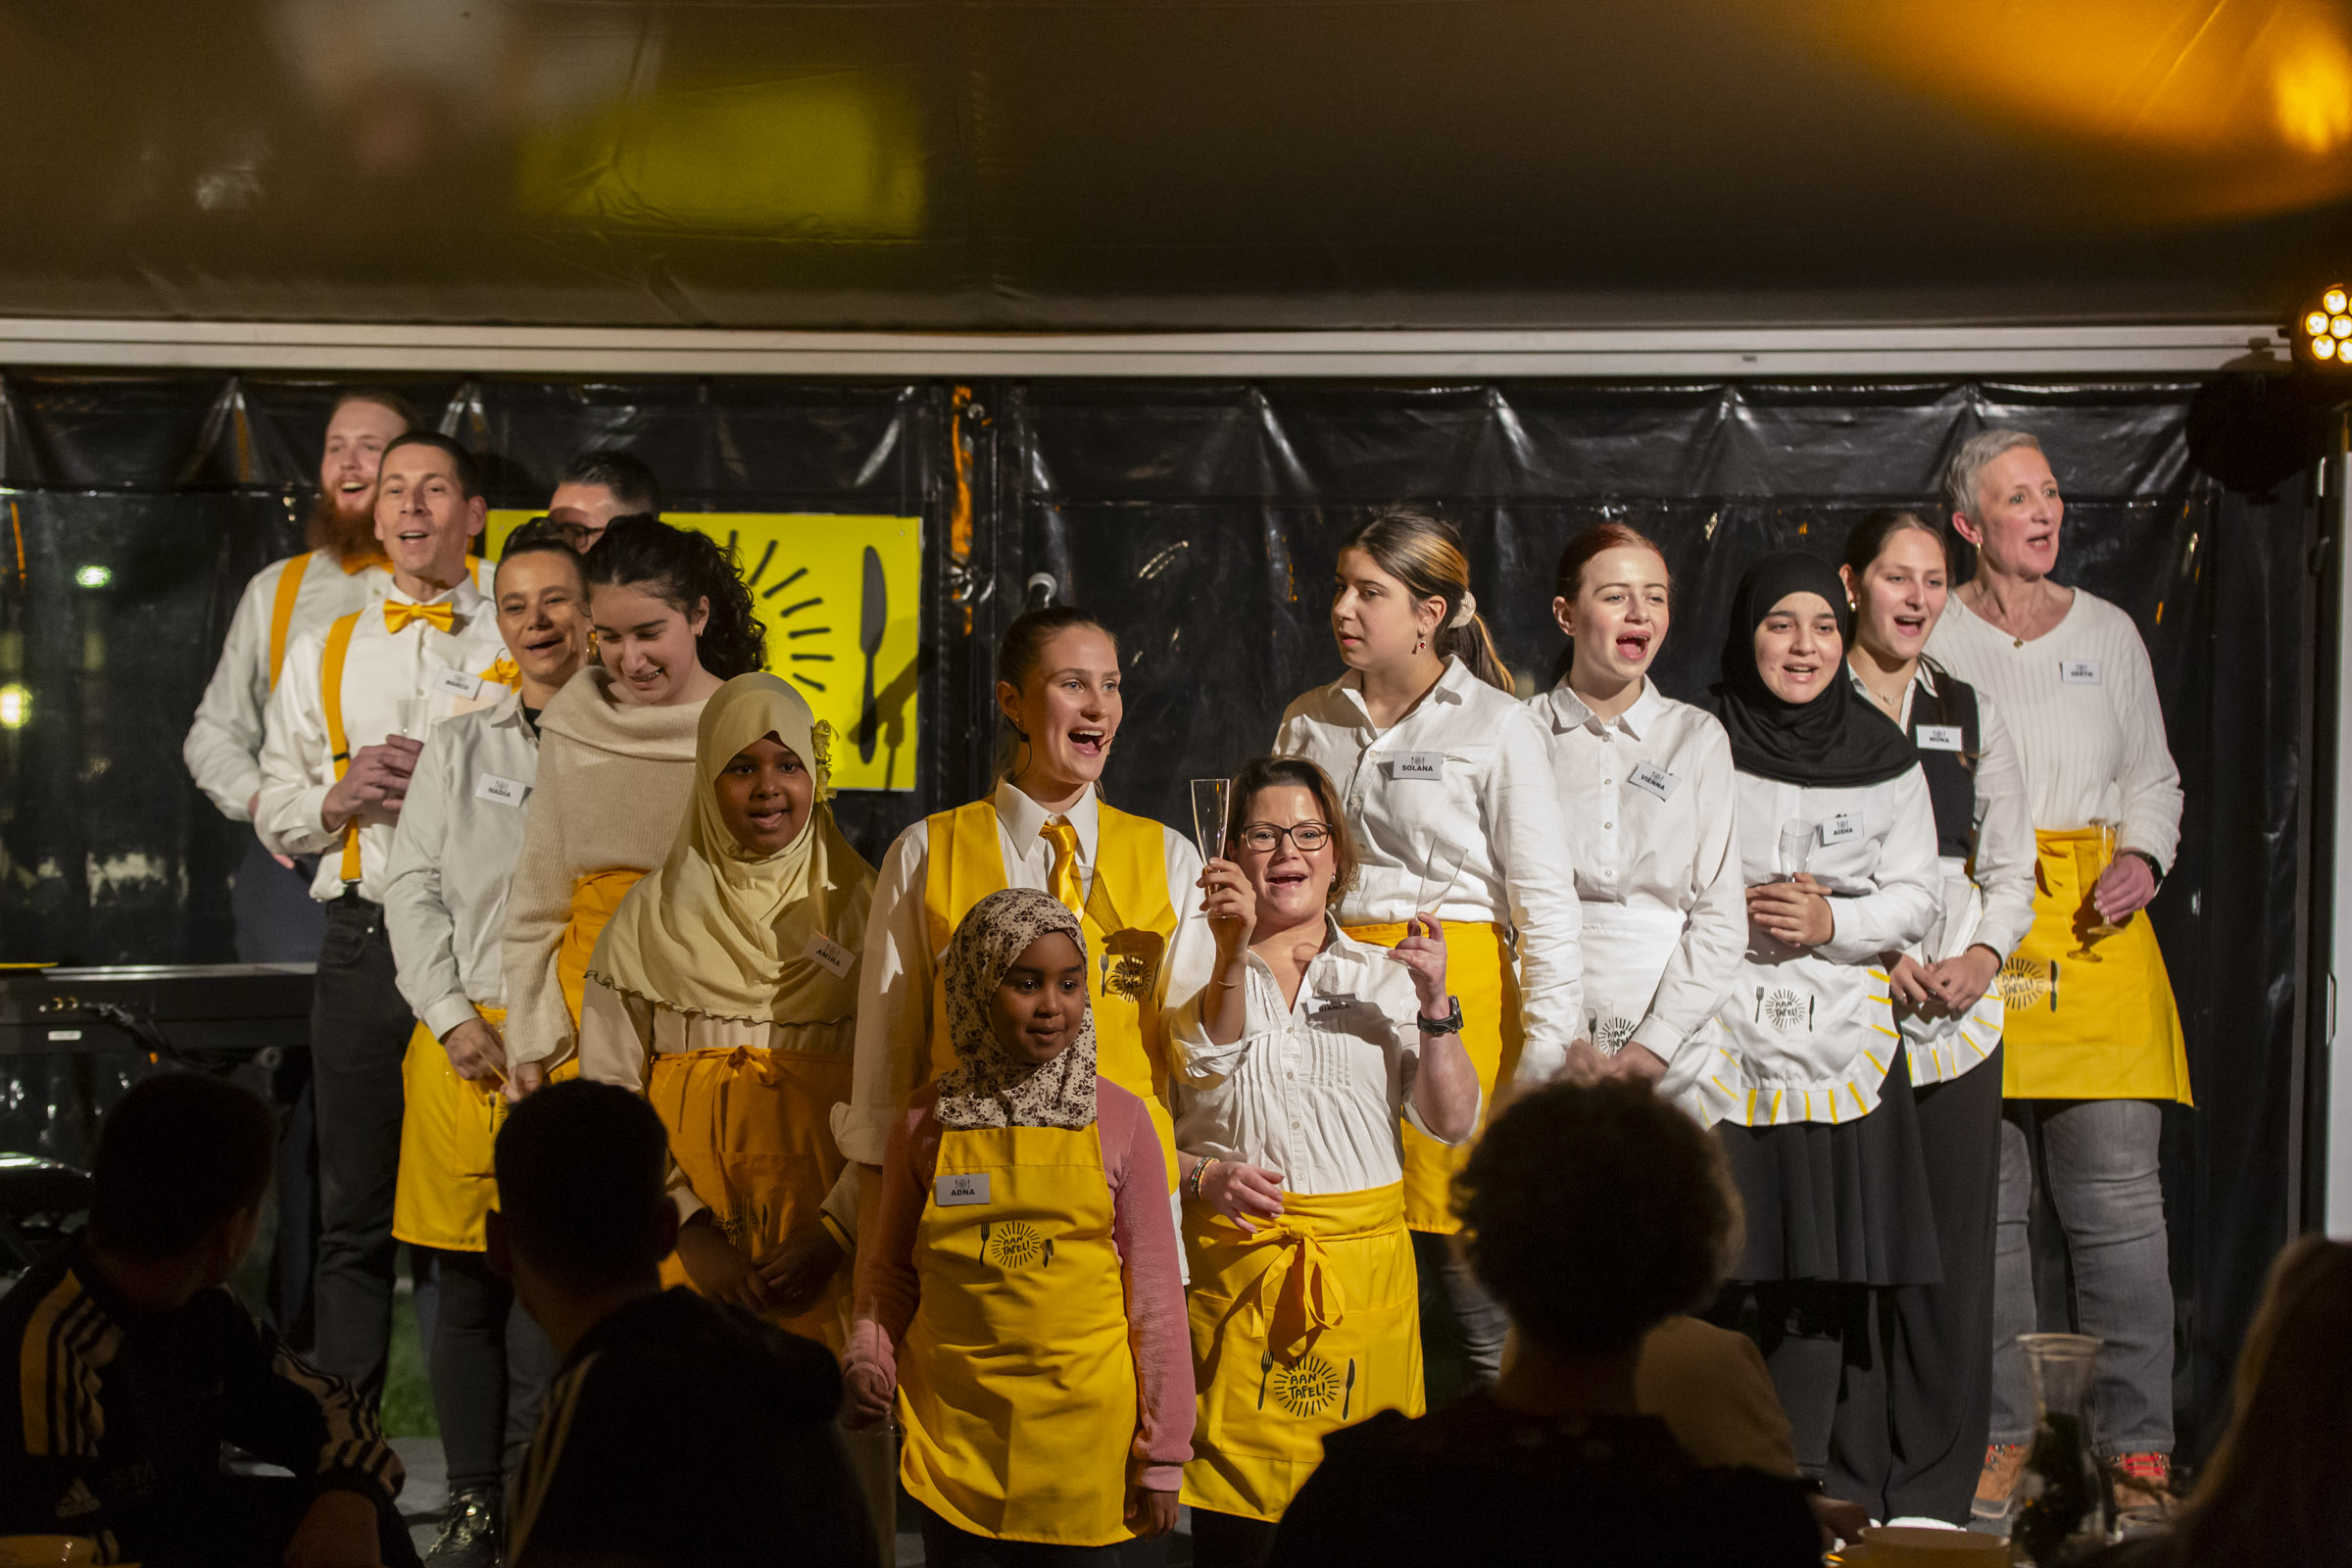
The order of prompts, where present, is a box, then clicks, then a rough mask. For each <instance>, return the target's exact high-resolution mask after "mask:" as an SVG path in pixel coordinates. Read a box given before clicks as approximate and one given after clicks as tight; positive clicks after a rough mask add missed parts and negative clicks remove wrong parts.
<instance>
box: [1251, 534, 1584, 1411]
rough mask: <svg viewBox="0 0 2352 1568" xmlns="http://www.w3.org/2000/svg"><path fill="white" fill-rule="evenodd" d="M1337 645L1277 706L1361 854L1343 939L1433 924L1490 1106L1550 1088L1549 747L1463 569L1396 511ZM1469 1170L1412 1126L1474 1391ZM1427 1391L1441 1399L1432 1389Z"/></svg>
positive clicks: (1491, 1330) (1567, 1037) (1561, 888)
mask: <svg viewBox="0 0 2352 1568" xmlns="http://www.w3.org/2000/svg"><path fill="white" fill-rule="evenodd" d="M1331 629H1332V635H1333V637H1334V639H1335V640H1336V641H1337V642H1338V644H1339V653H1340V659H1341V661H1342V662H1344V663H1345V664H1346V665H1347V666H1348V670H1347V673H1345V674H1344V675H1342V676H1341V677H1340V678H1339V679H1338V680H1336V681H1333V682H1332V683H1331V684H1330V685H1328V686H1320V687H1317V688H1316V689H1315V690H1313V691H1311V692H1308V693H1307V694H1306V695H1304V696H1303V697H1300V698H1299V700H1298V701H1297V702H1295V703H1293V704H1292V705H1291V708H1290V711H1288V712H1287V713H1285V714H1284V715H1283V720H1282V728H1281V731H1280V733H1279V734H1278V735H1277V736H1276V738H1275V742H1274V751H1275V752H1276V753H1277V754H1279V755H1283V756H1291V757H1303V758H1305V759H1307V760H1309V761H1312V762H1314V763H1315V764H1317V765H1318V766H1320V767H1321V768H1322V769H1323V770H1324V771H1325V772H1326V773H1328V774H1329V775H1330V776H1331V777H1332V778H1333V779H1334V780H1335V781H1337V782H1338V784H1339V786H1340V798H1341V803H1342V808H1343V809H1344V810H1345V811H1346V813H1347V817H1348V828H1349V829H1350V831H1351V832H1352V833H1353V835H1354V837H1355V841H1356V844H1357V846H1358V850H1359V853H1360V865H1359V870H1358V872H1357V875H1356V878H1355V883H1354V886H1353V887H1352V888H1350V889H1349V890H1348V895H1347V897H1346V898H1345V900H1343V901H1342V903H1341V905H1340V908H1339V915H1340V921H1341V924H1342V925H1343V927H1344V928H1345V929H1346V930H1347V932H1348V935H1349V936H1351V937H1354V938H1356V939H1357V940H1359V941H1367V942H1372V943H1376V944H1379V945H1380V946H1383V947H1395V946H1396V945H1397V942H1398V941H1399V940H1401V939H1402V938H1403V936H1404V935H1405V923H1406V921H1407V920H1409V919H1410V918H1411V917H1412V916H1414V915H1416V914H1421V915H1431V916H1434V917H1435V918H1437V919H1438V920H1440V921H1441V922H1443V925H1444V929H1445V941H1446V950H1447V952H1448V954H1449V955H1450V956H1451V958H1450V973H1451V976H1452V979H1453V983H1454V987H1455V990H1456V991H1457V992H1458V993H1459V997H1458V1004H1459V1017H1460V1023H1459V1024H1458V1028H1459V1029H1460V1032H1461V1036H1462V1042H1463V1044H1464V1045H1466V1046H1467V1047H1468V1048H1469V1051H1470V1058H1471V1060H1472V1062H1473V1063H1474V1064H1476V1066H1477V1068H1478V1076H1479V1086H1480V1089H1481V1091H1482V1093H1483V1094H1484V1096H1485V1102H1484V1103H1485V1104H1486V1105H1488V1106H1490V1107H1491V1105H1492V1103H1493V1101H1494V1097H1495V1090H1496V1087H1497V1085H1511V1084H1514V1083H1517V1084H1529V1083H1541V1082H1543V1081H1544V1080H1545V1079H1548V1078H1549V1077H1550V1076H1551V1075H1552V1074H1553V1073H1554V1072H1556V1071H1557V1070H1558V1069H1559V1068H1560V1066H1561V1064H1562V1063H1563V1062H1564V1061H1565V1059H1566V1057H1567V1052H1568V1047H1569V1046H1570V1045H1571V1044H1572V1043H1573V1042H1574V1041H1575V1040H1576V1039H1577V1038H1578V1035H1579V1033H1580V1028H1579V1026H1580V1025H1581V1023H1582V1021H1583V1019H1584V1015H1585V1013H1584V1002H1583V985H1584V977H1583V959H1582V956H1581V952H1580V942H1579V927H1580V921H1579V915H1578V906H1577V898H1576V887H1575V877H1574V874H1573V870H1572V868H1571V865H1570V861H1569V853H1568V839H1567V834H1566V831H1565V830H1564V828H1563V827H1562V824H1561V820H1560V808H1559V799H1558V794H1557V792H1556V790H1555V789H1554V787H1553V783H1552V774H1551V760H1550V754H1549V749H1548V744H1547V741H1546V737H1545V736H1544V731H1543V729H1542V728H1541V727H1540V726H1539V725H1538V724H1537V722H1536V720H1535V718H1534V717H1533V716H1532V715H1531V714H1530V713H1529V711H1528V710H1527V709H1525V708H1524V707H1522V706H1521V705H1520V704H1519V703H1517V702H1514V701H1513V700H1512V685H1511V677H1510V675H1509V673H1508V672H1507V671H1506V670H1505V669H1504V668H1503V667H1502V662H1501V660H1500V659H1499V658H1498V657H1497V656H1496V654H1495V640H1494V638H1493V637H1492V636H1491V635H1490V634H1489V633H1488V630H1487V624H1486V622H1485V620H1483V619H1482V618H1481V617H1480V615H1479V613H1478V599H1477V596H1476V595H1474V594H1473V593H1472V592H1471V589H1470V564H1469V561H1468V560H1467V559H1466V558H1465V557H1464V556H1463V554H1462V547H1461V542H1460V540H1459V538H1458V537H1457V536H1456V535H1455V533H1454V531H1453V529H1452V528H1451V527H1449V526H1447V525H1446V523H1444V522H1441V521H1439V520H1438V519H1437V518H1435V517H1432V516H1430V515H1426V514H1424V513H1420V512H1414V511H1409V510H1406V509H1403V508H1393V509H1390V510H1387V511H1384V512H1382V513H1380V514H1378V515H1375V516H1374V517H1373V518H1372V519H1371V521H1369V522H1367V523H1365V524H1364V525H1363V526H1362V527H1361V528H1358V529H1357V530H1356V531H1355V532H1354V533H1353V534H1351V535H1350V536H1349V537H1348V541H1347V542H1346V543H1345V544H1343V545H1342V546H1341V547H1340V556H1339V562H1338V576H1337V581H1336V583H1335V586H1334V593H1333V599H1332V607H1331ZM1438 1021H1439V1022H1448V1021H1447V1020H1438ZM1449 1026H1450V1025H1449ZM1467 1155H1468V1148H1467V1146H1465V1147H1463V1148H1461V1149H1450V1148H1447V1147H1446V1146H1445V1145H1443V1144H1441V1143H1439V1142H1437V1141H1436V1140H1435V1139H1432V1138H1430V1137H1428V1136H1426V1135H1425V1134H1423V1133H1422V1132H1421V1131H1420V1130H1419V1129H1417V1128H1415V1127H1412V1126H1410V1125H1407V1126H1406V1127H1405V1129H1404V1182H1403V1186H1402V1191H1401V1194H1400V1197H1401V1201H1402V1202H1403V1204H1404V1210H1405V1223H1406V1224H1407V1225H1408V1226H1409V1227H1410V1228H1411V1229H1412V1230H1413V1231H1414V1232H1415V1238H1414V1249H1415V1256H1416V1259H1417V1261H1418V1264H1419V1266H1420V1268H1421V1270H1422V1272H1423V1273H1424V1274H1425V1275H1426V1274H1427V1273H1428V1272H1429V1271H1431V1270H1432V1269H1439V1270H1442V1271H1443V1272H1444V1274H1445V1277H1446V1293H1445V1294H1446V1299H1447V1300H1448V1301H1449V1302H1450V1303H1451V1305H1452V1308H1453V1312H1452V1315H1453V1316H1454V1317H1455V1319H1456V1321H1457V1324H1458V1327H1459V1332H1460V1337H1461V1340H1462V1342H1463V1346H1464V1353H1465V1354H1466V1356H1467V1359H1468V1363H1469V1365H1468V1368H1467V1372H1468V1375H1469V1378H1470V1380H1471V1381H1472V1382H1474V1383H1483V1382H1486V1381H1489V1380H1491V1379H1492V1378H1493V1377H1494V1375H1495V1371H1496V1370H1497V1368H1498V1367H1499V1366H1500V1364H1501V1354H1502V1334H1503V1318H1502V1313H1501V1311H1500V1309H1499V1308H1497V1307H1495V1304H1494V1303H1493V1302H1492V1301H1490V1300H1488V1299H1487V1298H1486V1296H1485V1293H1484V1292H1482V1291H1480V1290H1479V1288H1478V1285H1477V1283H1476V1281H1475V1280H1474V1279H1473V1278H1472V1277H1471V1276H1470V1274H1469V1271H1468V1270H1467V1269H1465V1268H1462V1267H1460V1266H1459V1265H1458V1264H1457V1263H1455V1262H1454V1261H1453V1257H1452V1252H1451V1250H1450V1248H1448V1247H1447V1245H1446V1236H1447V1235H1448V1234H1450V1233H1451V1232H1453V1231H1455V1230H1457V1229H1459V1228H1460V1226H1459V1222H1458V1221H1457V1220H1455V1219H1454V1217H1453V1214H1452V1211H1451V1207H1450V1204H1449V1202H1448V1196H1449V1188H1450V1184H1451V1181H1452V1177H1453V1173H1454V1171H1455V1170H1456V1169H1457V1168H1459V1166H1460V1165H1461V1164H1462V1163H1463V1161H1464V1159H1466V1157H1467ZM1435 1315H1436V1316H1439V1317H1443V1316H1445V1315H1446V1314H1445V1313H1443V1312H1441V1313H1438V1314H1435ZM1441 1335H1443V1331H1441ZM1434 1338H1436V1337H1433V1339H1434ZM1433 1384H1434V1386H1436V1387H1438V1388H1439V1389H1440V1390H1441V1391H1443V1390H1445V1387H1446V1380H1445V1378H1444V1376H1443V1374H1441V1375H1440V1376H1439V1377H1438V1378H1436V1379H1433Z"/></svg>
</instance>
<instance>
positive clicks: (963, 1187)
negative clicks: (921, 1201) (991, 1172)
mask: <svg viewBox="0 0 2352 1568" xmlns="http://www.w3.org/2000/svg"><path fill="white" fill-rule="evenodd" d="M931 1201H933V1202H935V1203H937V1204H938V1205H939V1206H940V1207H942V1208H954V1207H955V1206H956V1204H957V1203H985V1202H987V1201H988V1172H986V1171H978V1172H975V1173H974V1174H972V1175H969V1176H942V1177H940V1179H939V1181H938V1182H937V1184H936V1185H935V1186H934V1187H933V1189H932V1195H931Z"/></svg>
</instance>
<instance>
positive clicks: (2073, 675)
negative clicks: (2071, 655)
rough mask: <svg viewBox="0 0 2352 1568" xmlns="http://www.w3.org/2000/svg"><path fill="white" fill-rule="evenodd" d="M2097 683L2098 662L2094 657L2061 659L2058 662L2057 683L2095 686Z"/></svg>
mask: <svg viewBox="0 0 2352 1568" xmlns="http://www.w3.org/2000/svg"><path fill="white" fill-rule="evenodd" d="M2098 683H2099V662H2098V661H2097V660H2095V659H2062V660H2060V661H2059V662H2058V684H2059V685H2061V686H2096V685H2097V684H2098Z"/></svg>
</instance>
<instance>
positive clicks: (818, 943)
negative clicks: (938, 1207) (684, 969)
mask: <svg viewBox="0 0 2352 1568" xmlns="http://www.w3.org/2000/svg"><path fill="white" fill-rule="evenodd" d="M801 956H803V957H805V958H807V959H808V960H809V962H810V963H813V964H815V965H816V966H817V967H818V968H820V969H822V970H824V971H825V972H826V973H827V974H829V975H831V976H832V977H833V978H834V979H836V980H839V979H840V978H841V977H842V976H844V975H846V974H848V973H849V972H850V965H851V964H853V963H855V962H857V961H858V960H857V956H856V955H854V954H852V953H851V952H850V950H849V949H847V948H845V947H843V946H842V945H841V944H840V943H838V942H836V941H834V940H833V939H832V938H831V937H828V936H826V935H825V934H824V933H822V932H821V931H820V932H819V933H817V934H816V935H815V936H812V937H810V938H809V946H808V947H806V948H804V949H802V950H801ZM987 1179H988V1178H987V1177H985V1176H984V1177H982V1178H981V1180H982V1181H986V1180H987ZM940 1201H942V1202H945V1201H947V1200H945V1199H942V1200H940Z"/></svg>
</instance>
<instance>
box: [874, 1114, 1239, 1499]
mask: <svg viewBox="0 0 2352 1568" xmlns="http://www.w3.org/2000/svg"><path fill="white" fill-rule="evenodd" d="M938 1097H939V1091H938V1087H937V1086H936V1085H933V1084H925V1085H924V1086H923V1087H922V1088H920V1089H918V1090H916V1091H915V1092H914V1094H913V1096H912V1097H911V1098H910V1099H909V1100H908V1101H907V1105H906V1107H905V1108H904V1109H903V1110H902V1111H900V1113H899V1115H898V1117H897V1119H896V1120H895V1121H894V1122H893V1123H892V1124H891V1129H890V1143H889V1146H888V1148H887V1149H886V1150H885V1152H884V1153H883V1157H882V1190H881V1193H880V1195H879V1198H878V1200H877V1201H876V1202H875V1203H874V1204H873V1206H872V1207H871V1208H869V1210H868V1216H869V1217H868V1219H867V1221H866V1223H867V1224H868V1225H870V1226H871V1227H872V1228H871V1230H870V1231H869V1232H866V1233H865V1234H862V1235H860V1236H859V1238H858V1299H857V1316H856V1321H855V1322H854V1323H853V1324H852V1326H851V1329H850V1343H849V1347H848V1349H847V1350H846V1352H845V1353H844V1355H843V1357H842V1368H843V1372H844V1374H845V1376H847V1377H848V1378H849V1379H850V1380H851V1381H852V1382H854V1383H868V1382H871V1383H878V1385H879V1386H880V1387H881V1388H885V1389H895V1388H896V1387H897V1386H898V1348H899V1346H900V1345H901V1344H902V1343H904V1341H905V1339H906V1336H907V1325H908V1324H910V1323H912V1322H913V1321H914V1309H915V1304H916V1300H917V1299H918V1297H919V1295H920V1289H919V1287H918V1285H917V1283H916V1278H915V1270H914V1242H915V1232H916V1227H917V1226H918V1225H919V1224H920V1223H921V1221H922V1217H923V1205H924V1203H925V1202H926V1201H928V1200H929V1198H930V1194H931V1183H932V1179H933V1177H934V1175H935V1174H936V1173H937V1170H938V1167H939V1135H940V1126H939V1118H938V1116H937V1115H936V1114H935V1113H934V1112H933V1108H932V1107H933V1104H934V1103H935V1102H936V1101H937V1099H938ZM1095 1120H1096V1126H1097V1127H1098V1128H1099V1129H1100V1131H1101V1134H1102V1139H1103V1174H1104V1175H1105V1176H1106V1177H1108V1178H1109V1182H1110V1200H1111V1218H1110V1236H1111V1241H1112V1242H1113V1243H1114V1244H1115V1245H1116V1246H1117V1248H1118V1250H1119V1265H1120V1270H1121V1273H1122V1274H1123V1275H1124V1277H1125V1278H1124V1284H1125V1286H1126V1294H1127V1341H1128V1344H1129V1346H1130V1347H1131V1348H1132V1349H1133V1350H1134V1353H1135V1381H1136V1431H1135V1444H1134V1447H1133V1450H1132V1451H1133V1452H1134V1454H1135V1456H1136V1457H1137V1458H1140V1459H1142V1460H1143V1461H1144V1467H1143V1472H1142V1474H1141V1476H1140V1477H1139V1478H1138V1479H1139V1481H1140V1483H1141V1485H1142V1486H1143V1487H1144V1488H1145V1489H1146V1490H1148V1491H1152V1492H1174V1491H1176V1490H1177V1489H1178V1488H1179V1487H1180V1486H1181V1485H1182V1483H1183V1466H1184V1462H1185V1461H1186V1460H1187V1459H1190V1458H1191V1457H1192V1456H1193V1348H1192V1337H1191V1330H1190V1328H1189V1327H1188V1326H1187V1324H1186V1321H1185V1310H1184V1277H1183V1273H1182V1271H1181V1269H1180V1268H1179V1267H1178V1262H1177V1250H1176V1249H1177V1242H1176V1223H1175V1219H1174V1217H1173V1216H1172V1215H1171V1214H1170V1212H1169V1209H1168V1176H1167V1163H1166V1161H1165V1160H1163V1159H1162V1158H1161V1157H1160V1148H1159V1135H1158V1133H1157V1132H1156V1131H1154V1130H1153V1128H1152V1117H1151V1113H1150V1112H1149V1111H1147V1110H1145V1108H1144V1103H1143V1102H1142V1101H1141V1100H1139V1099H1137V1098H1136V1097H1135V1096H1134V1095H1133V1094H1131V1093H1129V1092H1128V1091H1127V1090H1124V1089H1121V1088H1120V1087H1119V1086H1118V1085H1117V1084H1114V1083H1112V1082H1111V1081H1110V1080H1109V1079H1107V1078H1098V1079H1097V1080H1096V1081H1095Z"/></svg>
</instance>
